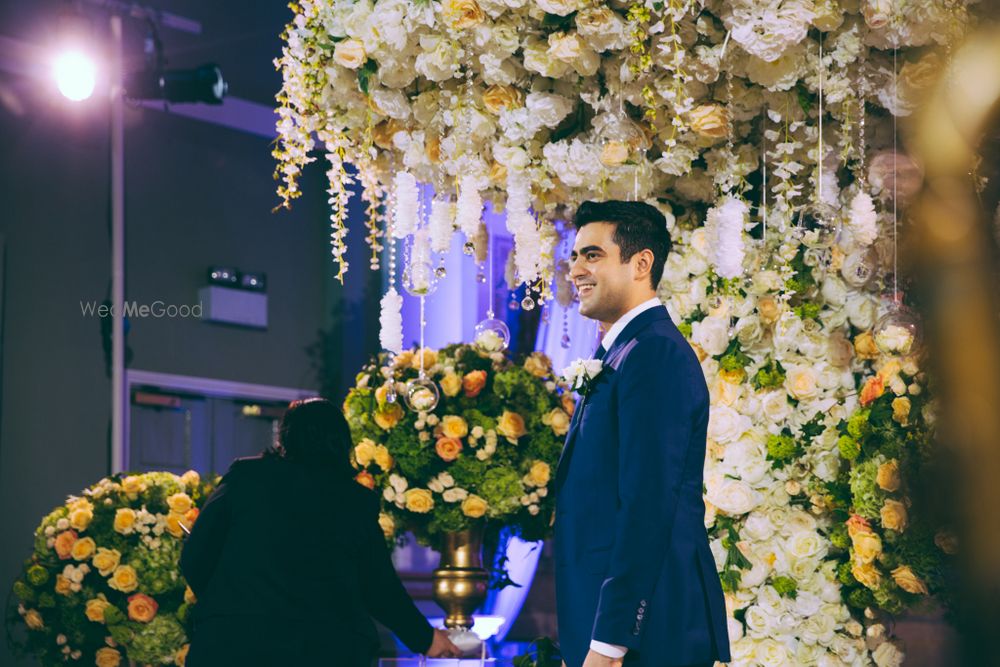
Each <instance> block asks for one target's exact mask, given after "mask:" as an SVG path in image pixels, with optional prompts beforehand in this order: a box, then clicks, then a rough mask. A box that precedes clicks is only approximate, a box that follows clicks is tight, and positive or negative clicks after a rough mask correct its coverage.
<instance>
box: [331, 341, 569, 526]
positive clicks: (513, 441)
mask: <svg viewBox="0 0 1000 667" xmlns="http://www.w3.org/2000/svg"><path fill="white" fill-rule="evenodd" d="M421 358H422V361H423V367H424V369H425V372H426V376H427V379H428V380H430V381H432V382H434V383H435V384H436V385H437V388H438V390H439V393H440V400H439V401H438V403H437V405H436V406H435V407H433V409H429V410H425V411H421V410H418V409H414V408H410V407H409V406H408V405H407V404H406V402H405V401H404V400H403V398H402V396H403V394H404V393H405V391H406V383H407V382H408V381H411V380H415V379H416V378H417V377H418V375H419V370H418V369H419V368H420V364H421ZM393 383H395V386H393ZM394 394H397V395H398V398H394ZM390 399H392V400H390ZM418 402H419V399H418ZM573 408H574V397H573V395H572V394H570V393H569V392H566V391H564V390H563V389H562V388H561V387H560V385H559V383H558V382H557V380H556V378H555V375H554V373H553V370H552V365H551V362H550V361H549V359H548V358H547V357H546V356H545V355H543V354H540V353H534V354H531V355H529V356H527V357H526V358H525V359H524V360H523V361H521V362H519V363H515V362H514V361H513V360H512V359H511V358H510V357H509V356H507V355H505V354H504V353H503V352H486V351H483V349H482V348H481V347H475V346H471V345H451V346H448V347H445V348H443V349H442V350H440V351H434V350H430V349H426V348H425V349H423V350H407V351H404V352H403V353H402V354H399V355H397V356H396V357H395V358H394V359H393V360H392V361H391V362H389V361H387V359H386V358H385V357H379V358H378V359H375V360H373V361H372V362H371V363H370V364H369V365H367V366H366V367H365V368H364V369H363V370H362V371H361V373H360V374H359V375H358V378H357V383H356V386H355V387H354V388H353V389H351V390H350V392H349V393H348V395H347V399H346V401H345V403H344V412H345V414H346V415H347V419H348V422H349V423H350V425H351V430H352V433H353V436H354V441H355V447H354V460H355V462H356V464H357V466H358V468H359V473H358V476H357V480H358V482H360V483H362V484H364V485H365V486H367V487H369V488H371V489H376V490H378V491H380V492H381V493H382V496H383V499H384V503H383V507H384V512H383V514H382V516H381V518H380V521H381V523H382V528H383V530H384V532H385V534H386V536H387V537H389V538H391V537H394V536H396V535H398V534H400V533H402V532H403V531H405V530H410V531H413V532H414V534H415V535H416V536H417V537H418V538H419V539H421V540H423V541H427V542H433V541H435V539H436V538H438V537H440V536H441V535H442V534H444V533H448V532H455V531H459V530H463V529H466V528H469V527H472V526H474V525H476V524H479V523H481V522H482V521H483V520H484V519H486V520H495V521H496V522H497V523H498V524H503V525H505V526H510V527H512V528H513V529H515V530H516V531H518V532H519V533H520V534H521V535H522V536H523V537H524V539H526V540H537V539H541V538H542V537H544V536H545V535H546V534H547V532H548V531H549V525H550V522H551V519H552V512H553V508H554V502H555V498H554V494H551V493H550V492H549V491H550V486H551V483H552V481H553V480H554V476H555V467H556V463H557V462H558V460H559V454H560V452H561V451H562V443H563V439H564V437H565V435H566V433H567V432H568V431H569V424H570V419H571V417H572V414H573Z"/></svg>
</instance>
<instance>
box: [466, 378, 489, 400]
mask: <svg viewBox="0 0 1000 667" xmlns="http://www.w3.org/2000/svg"><path fill="white" fill-rule="evenodd" d="M485 386H486V371H472V372H471V373H466V374H465V377H463V378H462V389H463V390H464V391H465V397H466V398H475V397H476V396H479V392H481V391H482V390H483V387H485Z"/></svg>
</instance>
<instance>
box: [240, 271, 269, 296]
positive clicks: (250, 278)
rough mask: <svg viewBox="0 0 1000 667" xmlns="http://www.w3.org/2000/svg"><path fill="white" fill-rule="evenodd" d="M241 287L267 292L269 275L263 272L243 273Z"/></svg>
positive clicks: (252, 290)
mask: <svg viewBox="0 0 1000 667" xmlns="http://www.w3.org/2000/svg"><path fill="white" fill-rule="evenodd" d="M240 287H242V288H243V289H245V290H250V291H251V292H266V291H267V275H266V274H263V273H241V274H240Z"/></svg>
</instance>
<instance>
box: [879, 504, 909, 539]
mask: <svg viewBox="0 0 1000 667" xmlns="http://www.w3.org/2000/svg"><path fill="white" fill-rule="evenodd" d="M880 514H881V515H882V525H883V526H884V527H886V528H888V529H889V530H895V531H897V532H900V533H901V532H903V531H904V530H906V523H907V516H906V505H904V504H903V503H901V502H899V501H898V500H886V501H885V504H884V505H882V510H881V512H880Z"/></svg>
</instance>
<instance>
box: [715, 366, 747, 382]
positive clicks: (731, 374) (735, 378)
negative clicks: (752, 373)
mask: <svg viewBox="0 0 1000 667" xmlns="http://www.w3.org/2000/svg"><path fill="white" fill-rule="evenodd" d="M746 377H747V372H746V371H745V370H743V369H742V368H738V369H736V370H735V371H727V370H720V371H719V379H720V380H722V381H723V382H726V383H728V384H734V385H739V384H742V383H743V380H745V379H746Z"/></svg>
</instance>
